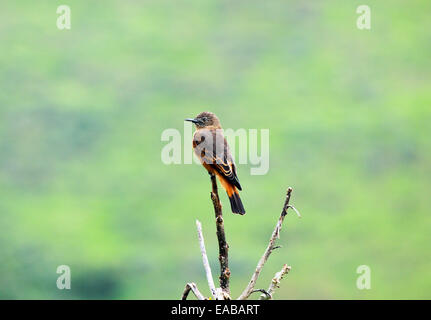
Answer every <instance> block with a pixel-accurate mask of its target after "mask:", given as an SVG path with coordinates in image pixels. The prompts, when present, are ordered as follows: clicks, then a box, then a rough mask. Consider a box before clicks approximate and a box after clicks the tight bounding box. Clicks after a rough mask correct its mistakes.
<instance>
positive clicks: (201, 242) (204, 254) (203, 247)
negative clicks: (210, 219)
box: [196, 220, 217, 299]
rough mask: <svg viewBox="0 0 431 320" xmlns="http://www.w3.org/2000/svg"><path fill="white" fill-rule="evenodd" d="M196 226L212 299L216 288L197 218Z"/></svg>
mask: <svg viewBox="0 0 431 320" xmlns="http://www.w3.org/2000/svg"><path fill="white" fill-rule="evenodd" d="M196 227H197V229H198V238H199V244H200V247H201V253H202V261H203V264H204V268H205V273H206V276H207V280H208V286H209V287H210V290H211V294H212V296H213V298H214V299H217V293H216V288H215V285H214V280H213V276H212V273H211V267H210V264H209V261H208V256H207V252H206V250H205V242H204V236H203V233H202V225H201V223H200V222H199V220H196Z"/></svg>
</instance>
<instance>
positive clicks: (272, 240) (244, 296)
mask: <svg viewBox="0 0 431 320" xmlns="http://www.w3.org/2000/svg"><path fill="white" fill-rule="evenodd" d="M291 194H292V188H291V187H289V188H288V189H287V193H286V200H285V201H284V205H283V209H282V210H281V214H280V218H279V219H278V222H277V224H276V226H275V229H274V231H273V232H272V235H271V238H270V239H269V244H268V246H267V247H266V250H265V252H264V253H263V255H262V257H261V258H260V260H259V262H258V263H257V266H256V270H255V271H254V273H253V275H252V276H251V279H250V282H249V283H248V285H247V287H246V288H245V289H244V291H243V292H242V293H241V295H240V296H239V297H238V300H246V299H247V298H248V297H249V296H250V295H251V294H252V293H253V289H254V286H255V285H256V281H257V279H258V278H259V275H260V272H261V271H262V269H263V266H264V265H265V263H266V261H267V260H268V258H269V256H270V255H271V253H272V251H273V250H274V249H275V248H276V247H275V245H274V244H275V241H276V239H277V238H280V230H281V226H282V224H283V221H284V218H285V217H286V215H287V209H289V208H294V207H293V206H291V205H290V204H289V201H290V196H291ZM294 211H295V212H296V213H297V214H298V216H300V214H299V212H298V211H297V210H296V209H294Z"/></svg>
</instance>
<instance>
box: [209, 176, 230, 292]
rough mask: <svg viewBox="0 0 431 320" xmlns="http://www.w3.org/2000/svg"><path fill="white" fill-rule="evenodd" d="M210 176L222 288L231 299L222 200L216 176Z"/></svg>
mask: <svg viewBox="0 0 431 320" xmlns="http://www.w3.org/2000/svg"><path fill="white" fill-rule="evenodd" d="M210 176H211V183H212V192H211V200H212V202H213V205H214V213H215V218H216V227H217V239H218V245H219V262H220V277H219V280H220V288H221V289H222V291H223V296H224V297H229V298H230V290H229V278H230V270H229V258H228V251H229V245H228V244H227V242H226V236H225V233H224V223H223V213H222V207H221V203H220V198H219V195H218V190H217V181H216V176H215V175H214V174H210Z"/></svg>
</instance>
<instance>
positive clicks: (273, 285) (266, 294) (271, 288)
mask: <svg viewBox="0 0 431 320" xmlns="http://www.w3.org/2000/svg"><path fill="white" fill-rule="evenodd" d="M290 269H291V267H290V266H288V265H287V264H285V265H284V266H283V268H281V270H280V271H279V272H277V273H276V274H275V276H274V278H272V281H271V284H270V285H269V288H268V291H266V292H264V293H262V294H261V295H260V298H259V300H272V296H273V294H274V291H275V289H277V288H279V287H280V282H281V279H283V276H284V275H285V274H288V273H289V271H290Z"/></svg>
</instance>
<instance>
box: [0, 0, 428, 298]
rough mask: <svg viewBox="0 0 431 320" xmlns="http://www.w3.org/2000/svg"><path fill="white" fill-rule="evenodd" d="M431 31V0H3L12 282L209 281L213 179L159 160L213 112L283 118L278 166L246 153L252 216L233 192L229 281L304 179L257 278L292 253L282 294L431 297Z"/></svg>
mask: <svg viewBox="0 0 431 320" xmlns="http://www.w3.org/2000/svg"><path fill="white" fill-rule="evenodd" d="M60 4H68V5H70V7H71V10H72V28H71V30H64V31H60V30H58V29H57V27H56V20H57V17H58V15H57V13H56V10H57V6H58V5H60ZM360 4H368V5H369V6H370V7H371V17H372V18H371V19H372V20H371V30H358V29H357V27H356V19H357V17H358V16H359V15H358V14H357V13H356V8H357V6H358V5H360ZM430 30H431V2H429V1H409V2H408V3H407V2H405V1H401V0H398V1H385V2H384V1H373V0H370V1H368V3H363V2H357V1H342V0H338V1H325V2H323V1H321V2H313V3H311V2H310V3H308V2H305V1H299V0H298V1H281V0H272V1H250V0H247V1H246V0H241V1H239V0H237V1H226V0H218V1H215V0H214V1H203V0H193V1H191V0H189V1H182V0H181V1H166V0H152V1H131V0H129V1H107V0H103V1H102V0H100V1H83V0H80V1H78V0H74V1H61V2H59V1H22V0H20V1H13V0H6V1H2V10H1V12H0V47H1V50H0V68H1V69H0V70H1V72H0V88H1V89H0V197H1V198H0V211H1V212H0V228H1V232H0V298H3V299H6V298H11V299H16V298H21V299H92V298H100V299H178V298H179V297H180V295H181V293H182V290H183V288H184V285H185V284H186V282H190V281H194V282H196V283H197V284H198V286H199V287H200V289H201V291H202V292H203V293H204V294H206V295H209V291H208V289H207V284H206V280H205V274H204V270H203V267H202V260H201V256H200V252H199V246H198V242H197V235H196V228H195V219H196V218H198V219H199V220H200V221H201V222H202V224H203V229H204V234H205V237H206V245H207V251H208V254H209V258H210V262H211V264H212V268H213V271H214V276H215V277H217V275H218V260H217V252H218V249H217V242H216V237H215V225H214V218H213V209H212V204H211V201H210V199H209V192H210V184H209V179H208V175H207V174H206V173H205V171H204V169H203V168H201V167H199V166H198V165H169V166H168V165H164V164H163V163H162V161H161V150H162V148H163V146H164V145H165V144H166V142H162V141H161V133H162V132H163V130H165V129H167V128H176V129H178V130H180V131H181V132H182V130H183V119H184V118H186V117H191V116H195V115H196V114H197V113H199V112H200V111H204V110H210V111H213V112H215V113H216V114H217V115H218V116H219V118H220V119H221V121H222V124H223V125H224V127H225V128H233V129H238V128H246V129H248V128H255V129H262V128H269V129H270V170H269V172H268V174H266V175H263V176H254V175H250V168H251V165H239V178H240V180H241V184H242V185H243V189H244V191H243V192H242V193H241V197H242V199H243V202H244V206H245V208H246V209H247V214H246V215H245V216H237V215H232V214H231V213H230V211H229V203H228V200H227V197H226V195H225V194H224V193H223V194H221V199H222V203H223V204H224V208H225V226H226V232H227V237H228V242H229V244H230V248H231V249H230V267H231V272H232V276H231V289H232V293H233V296H235V297H236V296H238V295H239V294H240V292H241V291H242V289H243V288H244V287H245V285H246V283H247V282H248V280H249V278H250V276H251V274H252V271H253V270H254V268H255V266H256V263H257V261H258V259H259V258H260V256H261V254H262V253H263V251H264V249H265V247H266V245H267V241H268V239H269V236H270V234H271V232H272V230H273V227H274V225H275V222H276V220H277V218H278V216H279V213H280V210H281V207H282V204H283V201H284V195H285V190H286V188H287V187H288V186H292V187H293V188H294V192H293V198H292V203H293V204H294V205H295V206H296V207H297V208H298V209H299V210H300V211H301V213H302V215H303V217H302V219H298V218H297V217H296V216H295V215H294V214H293V212H292V213H291V214H289V215H288V217H287V219H286V221H285V225H284V228H283V229H282V232H281V239H280V240H279V242H278V243H279V244H280V245H282V246H283V247H282V248H281V249H278V250H277V251H275V252H274V254H273V255H272V256H271V257H270V260H269V262H268V264H267V265H266V267H265V268H264V271H263V273H262V275H261V278H260V279H259V281H258V285H257V287H258V288H267V287H268V285H269V281H270V279H271V278H272V276H273V275H274V273H275V272H276V271H278V270H280V268H281V266H282V265H283V264H284V263H289V264H290V265H291V266H292V271H291V273H290V274H289V275H288V277H287V278H286V279H285V280H283V283H282V286H281V288H280V289H279V291H277V293H276V296H275V298H278V299H318V298H320V299H341V298H346V299H381V298H394V299H401V298H420V299H421V298H431V260H430V246H431V245H430V243H431V236H430V229H431V215H430V212H429V209H430V191H431V166H430V164H431V142H430V121H431V72H430V68H431V59H430V58H431V32H430ZM59 265H68V266H70V268H71V271H72V289H71V290H58V289H57V287H56V280H57V277H58V276H59V275H58V274H57V273H56V269H57V266H59ZM359 265H368V266H369V267H370V268H371V289H370V290H358V289H357V287H356V279H357V277H358V276H359V275H358V274H357V273H356V268H357V267H358V266H359ZM254 297H255V298H258V294H256V295H255V296H254Z"/></svg>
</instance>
